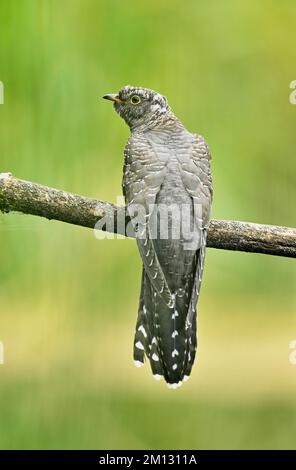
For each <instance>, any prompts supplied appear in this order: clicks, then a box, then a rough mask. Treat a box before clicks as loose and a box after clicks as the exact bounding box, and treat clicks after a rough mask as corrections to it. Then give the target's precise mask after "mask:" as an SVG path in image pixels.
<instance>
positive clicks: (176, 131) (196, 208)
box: [103, 85, 212, 388]
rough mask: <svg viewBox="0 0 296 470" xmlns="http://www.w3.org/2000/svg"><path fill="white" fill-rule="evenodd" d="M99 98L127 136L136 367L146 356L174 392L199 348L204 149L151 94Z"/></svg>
mask: <svg viewBox="0 0 296 470" xmlns="http://www.w3.org/2000/svg"><path fill="white" fill-rule="evenodd" d="M103 98H105V99H108V100H111V101H112V102H113V103H114V108H115V111H116V112H117V113H118V114H119V115H120V116H121V117H122V118H123V119H124V121H125V122H126V123H127V125H128V126H129V128H130V130H131V135H130V137H129V139H128V142H127V144H126V147H125V151H124V169H123V182H122V188H123V193H124V196H125V201H126V206H127V210H128V212H129V214H130V216H131V220H132V224H133V228H134V231H135V233H136V239H137V244H138V249H139V252H140V255H141V258H142V263H143V271H142V285H141V294H140V302H139V310H138V319H137V324H136V332H135V339H134V362H135V365H136V366H137V367H141V366H142V365H143V364H144V357H145V356H146V357H147V358H148V359H149V361H150V365H151V369H152V373H153V375H154V377H155V379H157V380H158V379H161V378H162V377H163V378H164V379H165V381H166V382H167V384H168V386H169V387H170V388H177V387H179V386H180V385H182V382H183V381H186V380H187V379H188V378H189V375H190V373H191V369H192V366H193V363H194V359H195V354H196V348H197V334H196V330H197V318H196V317H197V312H196V305H197V300H198V295H199V291H200V285H201V279H202V273H203V266H204V257H205V248H206V236H207V228H208V225H209V221H210V209H211V202H212V179H211V172H210V159H211V157H210V153H209V149H208V146H207V144H206V142H205V140H204V139H203V137H201V136H200V135H197V134H192V133H191V132H189V131H187V130H186V129H185V127H184V126H183V124H182V123H181V122H180V121H179V119H177V117H176V116H175V115H174V114H173V112H172V111H171V109H170V107H169V105H168V102H167V100H166V98H165V97H164V96H162V95H160V94H159V93H157V92H155V91H153V90H149V89H147V88H139V87H134V86H130V85H128V86H125V87H123V88H122V89H121V90H120V91H119V93H116V94H108V95H105V96H104V97H103ZM135 208H136V209H135Z"/></svg>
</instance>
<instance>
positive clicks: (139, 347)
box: [135, 341, 144, 351]
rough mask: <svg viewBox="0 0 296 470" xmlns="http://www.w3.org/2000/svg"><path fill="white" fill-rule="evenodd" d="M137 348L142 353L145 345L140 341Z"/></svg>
mask: <svg viewBox="0 0 296 470" xmlns="http://www.w3.org/2000/svg"><path fill="white" fill-rule="evenodd" d="M135 346H136V348H138V349H141V350H142V351H144V346H143V344H142V343H141V341H138V342H137V343H136V344H135Z"/></svg>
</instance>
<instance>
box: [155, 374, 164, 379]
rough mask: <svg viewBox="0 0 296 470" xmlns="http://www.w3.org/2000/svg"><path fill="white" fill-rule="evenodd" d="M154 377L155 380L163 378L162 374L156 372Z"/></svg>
mask: <svg viewBox="0 0 296 470" xmlns="http://www.w3.org/2000/svg"><path fill="white" fill-rule="evenodd" d="M153 378H154V379H155V380H161V379H162V375H159V374H154V375H153Z"/></svg>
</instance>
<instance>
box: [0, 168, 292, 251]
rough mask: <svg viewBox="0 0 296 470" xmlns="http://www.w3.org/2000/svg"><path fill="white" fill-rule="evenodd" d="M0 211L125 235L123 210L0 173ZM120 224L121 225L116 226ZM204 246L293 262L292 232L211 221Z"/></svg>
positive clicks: (247, 224)
mask: <svg viewBox="0 0 296 470" xmlns="http://www.w3.org/2000/svg"><path fill="white" fill-rule="evenodd" d="M0 211H1V212H3V213H8V212H12V211H16V212H22V213H24V214H31V215H38V216H40V217H46V218H47V219H55V220H59V221H61V222H67V223H70V224H75V225H81V226H83V227H89V228H92V229H93V228H94V227H95V225H96V223H97V222H98V221H100V220H102V219H104V220H105V221H106V222H107V223H106V230H107V231H109V232H113V233H118V234H121V235H125V225H126V224H127V223H128V222H129V218H128V216H126V214H125V208H124V207H117V206H115V205H113V204H111V203H110V202H104V201H99V200H96V199H90V198H87V197H85V196H79V195H77V194H73V193H68V192H65V191H60V190H58V189H53V188H49V187H47V186H43V185H41V184H36V183H31V182H30V181H24V180H20V179H18V178H14V177H13V176H12V175H11V174H10V173H0ZM120 220H121V221H122V220H123V221H124V223H123V224H119V223H118V222H119V221H120ZM121 225H123V227H122V226H121ZM207 246H209V247H212V248H220V249H223V250H236V251H246V252H253V253H265V254H269V255H277V256H286V257H290V258H296V229H295V228H287V227H277V226H274V225H260V224H254V223H249V222H238V221H226V220H212V221H211V223H210V227H209V231H208V238H207Z"/></svg>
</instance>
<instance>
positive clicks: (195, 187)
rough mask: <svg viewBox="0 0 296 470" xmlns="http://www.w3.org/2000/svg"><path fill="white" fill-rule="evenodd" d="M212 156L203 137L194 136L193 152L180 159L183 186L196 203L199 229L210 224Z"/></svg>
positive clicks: (195, 208)
mask: <svg viewBox="0 0 296 470" xmlns="http://www.w3.org/2000/svg"><path fill="white" fill-rule="evenodd" d="M210 161H211V155H210V151H209V148H208V146H207V144H206V142H205V140H204V139H203V137H201V136H199V135H196V134H192V142H191V151H190V152H189V153H188V154H187V155H182V156H181V158H179V163H180V167H181V177H182V181H183V184H184V186H185V188H186V190H187V191H188V193H189V194H190V196H191V197H192V199H193V202H194V217H195V221H196V223H197V226H198V228H199V229H201V230H202V229H206V228H207V226H208V224H209V222H210V211H211V203H212V179H211V169H210Z"/></svg>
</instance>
